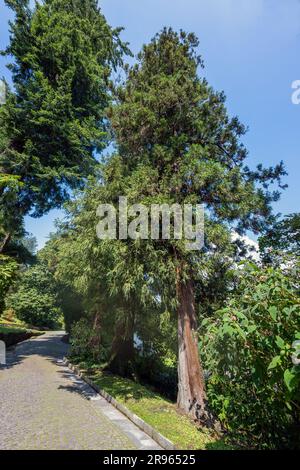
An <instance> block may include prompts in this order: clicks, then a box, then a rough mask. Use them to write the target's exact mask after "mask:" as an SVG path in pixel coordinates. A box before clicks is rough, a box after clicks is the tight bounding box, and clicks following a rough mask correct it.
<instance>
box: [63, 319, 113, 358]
mask: <svg viewBox="0 0 300 470" xmlns="http://www.w3.org/2000/svg"><path fill="white" fill-rule="evenodd" d="M70 344H71V349H70V355H71V356H74V357H76V358H80V359H82V360H91V361H92V362H94V363H98V364H101V363H102V364H103V363H104V362H105V361H106V360H107V358H108V357H107V350H106V349H105V348H104V347H103V346H102V345H101V334H100V329H98V328H94V327H93V325H92V324H91V322H90V320H89V319H87V318H81V319H80V320H79V321H78V322H76V323H74V324H73V326H72V328H71V337H70Z"/></svg>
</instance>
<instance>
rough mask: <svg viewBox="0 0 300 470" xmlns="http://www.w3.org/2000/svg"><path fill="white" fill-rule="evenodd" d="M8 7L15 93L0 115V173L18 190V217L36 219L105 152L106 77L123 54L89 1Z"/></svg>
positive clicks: (24, 2)
mask: <svg viewBox="0 0 300 470" xmlns="http://www.w3.org/2000/svg"><path fill="white" fill-rule="evenodd" d="M6 4H7V5H8V6H9V7H10V8H11V9H12V10H13V12H14V14H15V17H14V20H13V21H12V22H11V23H10V44H9V46H8V47H7V49H6V50H5V54H6V55H9V56H12V57H13V62H12V64H11V65H10V66H9V68H10V70H11V71H12V78H13V85H14V89H13V91H10V92H8V96H7V101H6V104H5V105H3V106H2V107H1V109H0V128H1V138H0V173H1V174H5V175H12V176H13V177H17V178H18V180H19V182H20V183H21V186H20V187H19V190H18V193H17V194H18V197H17V202H16V212H17V213H19V214H20V215H21V216H23V215H24V214H27V213H29V212H30V211H32V210H33V213H34V215H35V216H41V215H42V214H44V213H45V212H47V211H48V210H49V209H51V208H53V207H57V206H60V205H61V204H62V203H63V202H64V201H65V200H66V199H68V197H69V188H71V189H72V188H76V187H78V186H82V185H83V183H84V180H85V178H86V176H87V175H88V174H90V173H91V172H92V171H93V167H94V164H95V152H100V151H101V150H102V149H103V148H104V147H105V145H106V144H107V121H106V117H105V113H104V109H105V108H106V107H107V106H108V104H109V103H110V99H111V94H110V75H111V72H112V70H113V69H116V68H117V67H118V66H119V65H120V64H121V63H122V55H123V53H124V52H125V51H127V47H126V45H125V44H123V43H122V42H121V41H120V38H119V33H120V29H112V28H111V27H110V26H109V25H108V24H107V22H106V20H105V18H104V16H103V15H102V14H101V12H100V10H99V8H98V6H97V2H96V1H95V0H84V1H82V0H64V1H62V0H45V1H44V2H43V3H41V4H40V3H36V5H35V7H34V8H33V9H31V8H30V4H29V0H7V1H6ZM2 191H3V190H2Z"/></svg>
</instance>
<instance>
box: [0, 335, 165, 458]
mask: <svg viewBox="0 0 300 470" xmlns="http://www.w3.org/2000/svg"><path fill="white" fill-rule="evenodd" d="M62 337H63V333H62V332H51V333H47V334H46V335H43V336H41V337H39V338H37V339H33V340H29V341H26V342H24V343H21V344H20V345H19V346H17V347H16V349H15V351H12V352H9V353H8V358H7V366H6V367H5V368H3V367H2V368H1V369H0V449H28V450H29V449H53V450H54V449H72V450H73V449H76V450H77V449H86V450H88V449H95V450H98V449H105V450H113V449H120V450H125V449H136V448H138V449H149V450H150V449H158V448H159V447H158V445H157V444H156V443H155V442H154V441H152V439H150V438H149V437H148V436H147V435H146V434H144V433H143V432H142V431H140V430H139V429H138V428H137V427H136V426H135V425H134V424H133V423H131V422H130V421H129V420H128V419H127V418H126V417H124V415H122V414H121V413H120V412H119V411H117V410H116V409H115V408H113V407H112V406H111V405H110V404H109V403H107V402H106V401H105V400H104V399H103V398H102V397H100V396H99V395H98V394H96V393H95V392H94V391H93V390H92V389H91V388H90V387H89V386H88V385H86V384H85V382H83V381H82V380H81V379H78V378H76V377H75V376H74V374H73V373H72V372H71V371H70V370H69V369H68V368H67V367H65V366H64V365H63V363H62V358H63V356H64V355H65V354H66V352H67V345H66V344H64V343H63V342H62V341H61V338H62Z"/></svg>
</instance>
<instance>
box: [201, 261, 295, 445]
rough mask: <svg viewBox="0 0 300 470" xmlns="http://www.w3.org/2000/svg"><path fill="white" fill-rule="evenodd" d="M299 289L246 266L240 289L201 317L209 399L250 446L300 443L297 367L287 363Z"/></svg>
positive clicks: (276, 274)
mask: <svg viewBox="0 0 300 470" xmlns="http://www.w3.org/2000/svg"><path fill="white" fill-rule="evenodd" d="M297 287H298V286H296V285H295V284H294V281H293V278H291V277H288V276H287V275H285V274H283V272H282V271H280V270H276V269H274V268H269V269H259V268H258V267H256V266H255V265H252V264H251V265H247V266H246V268H245V270H243V271H242V272H241V284H240V290H239V292H238V294H237V295H236V296H234V297H233V299H232V300H230V301H229V302H228V305H227V307H226V308H224V309H223V310H221V311H219V312H218V313H217V316H216V317H215V318H214V319H206V320H204V322H203V323H202V329H203V333H204V334H203V335H202V337H203V338H204V339H203V341H202V343H201V344H200V349H201V353H202V354H203V359H204V363H205V367H206V369H207V370H208V371H209V373H210V376H209V379H208V384H207V392H208V399H209V403H210V405H211V407H212V409H213V410H214V412H215V413H216V414H217V415H218V417H219V419H220V420H221V422H222V423H223V425H224V427H225V428H226V429H227V430H229V431H231V432H232V433H233V434H234V433H235V434H236V435H238V436H239V439H242V440H243V441H244V444H245V445H248V446H250V447H257V448H282V447H286V448H287V447H296V448H298V447H300V446H299V434H300V433H299V422H300V414H299V409H300V366H299V365H293V361H292V355H293V353H294V354H295V350H294V348H293V343H294V341H296V340H299V339H300V299H299V295H298V293H297ZM297 427H298V430H297Z"/></svg>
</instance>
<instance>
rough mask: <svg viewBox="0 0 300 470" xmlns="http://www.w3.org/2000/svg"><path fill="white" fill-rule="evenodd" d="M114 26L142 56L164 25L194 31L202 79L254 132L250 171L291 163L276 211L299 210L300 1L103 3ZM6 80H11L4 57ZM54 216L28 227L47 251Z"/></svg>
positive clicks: (0, 70) (0, 61)
mask: <svg viewBox="0 0 300 470" xmlns="http://www.w3.org/2000/svg"><path fill="white" fill-rule="evenodd" d="M100 6H101V7H102V11H103V13H104V14H105V16H106V18H107V20H108V21H109V22H110V23H111V24H112V26H123V27H124V28H125V31H124V32H123V34H122V37H123V39H124V40H126V41H128V42H129V43H130V46H131V49H132V51H133V52H134V53H137V52H138V51H139V49H140V48H141V46H142V44H143V43H145V42H148V41H149V40H150V39H151V38H152V37H153V36H154V34H155V33H156V32H157V31H159V30H161V29H162V28H163V27H164V26H172V27H173V28H174V29H180V28H182V29H184V30H186V31H193V32H195V33H196V34H197V36H198V37H199V39H200V49H199V51H200V53H201V55H202V57H203V59H204V62H205V70H204V71H203V72H201V74H204V75H205V77H206V78H207V79H208V81H209V83H210V84H211V85H213V86H214V88H216V89H218V90H224V91H225V94H226V95H227V107H228V110H229V112H230V114H231V115H238V116H239V118H240V120H241V121H242V122H243V123H244V124H245V125H247V126H248V127H249V131H248V134H247V135H246V136H245V138H244V139H243V142H244V143H245V145H246V146H247V148H248V150H249V165H250V166H255V165H256V164H257V163H259V162H262V163H263V164H264V165H266V166H268V165H274V164H276V163H277V162H279V161H280V160H283V161H284V162H285V164H286V167H287V170H288V173H289V175H288V177H287V178H286V183H288V185H289V188H288V189H287V190H286V191H285V192H284V193H283V195H282V197H281V200H280V201H279V202H278V203H277V204H276V205H275V206H274V209H275V212H281V213H282V214H287V213H291V212H296V211H299V200H300V180H299V173H300V158H299V125H300V105H298V106H296V105H294V104H292V101H291V95H292V88H291V86H292V82H293V81H294V80H300V62H299V50H300V47H299V46H300V1H299V0H184V1H183V0H148V1H146V0H144V1H141V0H101V1H100ZM0 13H1V14H0V48H3V47H4V46H5V45H6V44H7V42H8V26H7V21H8V18H9V17H10V12H9V10H8V9H7V8H6V7H5V5H4V1H3V0H0ZM0 76H5V77H8V76H9V74H8V71H6V69H5V59H4V58H0ZM59 215H60V212H59V211H53V212H52V213H51V214H49V215H48V216H46V217H43V218H42V219H39V220H34V219H32V218H27V219H26V228H27V230H28V231H30V232H32V233H33V234H34V235H36V237H37V238H38V242H39V246H42V245H43V244H44V243H45V241H46V240H47V235H48V233H49V232H50V231H51V230H52V231H53V230H54V229H53V220H54V219H55V218H57V217H58V216H59Z"/></svg>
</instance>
